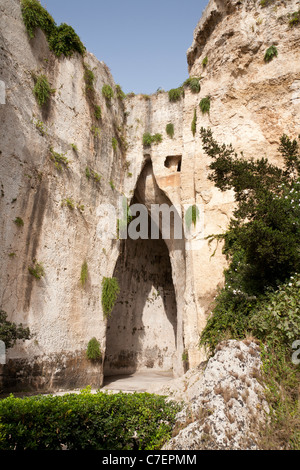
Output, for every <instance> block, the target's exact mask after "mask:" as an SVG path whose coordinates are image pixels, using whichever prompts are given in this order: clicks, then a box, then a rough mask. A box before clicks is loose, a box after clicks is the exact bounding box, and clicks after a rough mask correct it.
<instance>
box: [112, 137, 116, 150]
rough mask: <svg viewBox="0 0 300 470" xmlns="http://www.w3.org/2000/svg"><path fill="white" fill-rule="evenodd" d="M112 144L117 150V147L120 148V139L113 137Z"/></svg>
mask: <svg viewBox="0 0 300 470" xmlns="http://www.w3.org/2000/svg"><path fill="white" fill-rule="evenodd" d="M111 145H112V148H113V149H114V150H117V148H118V141H117V139H116V138H115V137H113V138H112V139H111Z"/></svg>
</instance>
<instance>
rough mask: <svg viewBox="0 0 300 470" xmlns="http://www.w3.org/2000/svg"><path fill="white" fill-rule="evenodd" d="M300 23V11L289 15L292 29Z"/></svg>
mask: <svg viewBox="0 0 300 470" xmlns="http://www.w3.org/2000/svg"><path fill="white" fill-rule="evenodd" d="M299 23H300V10H299V11H295V12H294V13H292V14H291V15H289V25H290V27H291V28H292V27H293V26H297V25H298V24H299Z"/></svg>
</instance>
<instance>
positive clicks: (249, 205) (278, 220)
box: [201, 128, 300, 347]
mask: <svg viewBox="0 0 300 470" xmlns="http://www.w3.org/2000/svg"><path fill="white" fill-rule="evenodd" d="M201 136H202V142H203V149H204V151H205V152H206V153H207V154H208V155H209V156H210V157H211V158H212V163H211V165H210V169H211V170H212V173H211V174H210V176H209V179H211V180H212V181H213V182H214V183H215V185H216V186H217V187H218V188H219V189H220V190H221V191H225V190H228V189H233V190H234V191H235V199H236V202H237V208H236V210H235V211H234V214H233V218H232V219H231V221H230V223H229V226H228V228H227V230H226V232H225V233H224V234H220V235H216V236H212V237H211V240H216V241H222V242H224V246H223V252H224V254H225V255H226V256H227V258H228V261H229V266H228V268H227V269H226V270H225V286H224V288H223V289H221V291H220V293H219V294H218V295H217V298H216V300H215V307H214V309H213V315H212V317H211V318H210V319H209V321H208V323H207V326H206V328H205V331H204V333H203V334H202V344H204V343H206V342H207V343H210V344H211V345H212V346H213V347H214V346H215V345H216V344H217V342H218V341H220V340H221V339H222V338H224V337H226V335H227V334H229V336H233V337H235V338H241V337H243V335H244V334H245V331H247V330H248V331H249V330H250V329H253V328H254V325H252V324H250V323H249V322H250V318H251V315H253V314H254V313H255V311H256V309H259V308H262V309H263V306H262V305H261V302H262V301H264V300H265V296H266V295H267V293H268V290H270V289H271V290H275V291H276V290H277V289H278V287H279V286H280V284H281V283H284V282H285V281H286V280H287V279H289V278H290V276H292V275H293V274H294V273H295V272H299V270H300V252H299V239H300V224H299V220H300V180H299V177H298V175H299V174H300V152H299V144H298V142H297V141H296V140H290V139H289V138H288V137H287V136H285V135H283V136H282V137H281V139H280V142H281V143H280V147H279V151H280V153H281V155H282V158H283V161H284V168H278V167H276V166H273V165H272V164H270V163H269V162H268V160H267V159H265V158H261V159H257V160H254V159H245V158H244V157H243V156H242V157H241V158H238V156H237V154H236V153H235V151H234V149H233V148H232V146H225V145H222V146H219V145H218V143H217V142H216V141H215V140H214V139H213V138H212V133H211V130H205V129H203V128H202V129H201ZM282 305H283V304H282ZM272 308H273V307H272ZM274 314H275V311H274ZM282 314H283V312H282ZM261 318H262V321H263V319H264V315H262V317H261ZM286 321H288V322H291V319H288V320H286ZM258 324H260V323H259V322H258ZM293 328H294V329H295V331H298V330H297V329H296V328H295V327H293Z"/></svg>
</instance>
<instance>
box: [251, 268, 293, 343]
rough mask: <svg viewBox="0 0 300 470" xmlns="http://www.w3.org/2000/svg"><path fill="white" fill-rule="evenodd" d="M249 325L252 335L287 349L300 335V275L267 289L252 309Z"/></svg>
mask: <svg viewBox="0 0 300 470" xmlns="http://www.w3.org/2000/svg"><path fill="white" fill-rule="evenodd" d="M249 328H250V329H251V331H252V332H253V334H254V335H255V337H256V338H258V339H261V340H262V341H263V340H265V339H266V338H268V341H271V342H272V345H273V346H274V345H275V344H280V345H284V346H286V347H288V348H290V346H291V344H292V343H293V342H294V341H296V340H298V339H299V338H300V275H299V274H295V275H294V276H291V278H290V279H289V280H288V281H287V282H285V283H284V284H282V285H281V286H279V288H278V289H277V290H276V291H271V292H270V293H268V294H267V295H266V297H265V298H264V299H263V301H261V302H260V303H259V304H258V306H257V307H256V308H255V310H254V312H253V313H252V315H251V319H250V321H249Z"/></svg>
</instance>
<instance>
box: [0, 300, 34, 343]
mask: <svg viewBox="0 0 300 470" xmlns="http://www.w3.org/2000/svg"><path fill="white" fill-rule="evenodd" d="M30 336H31V335H30V331H29V328H24V327H23V325H22V324H20V325H17V324H16V323H14V322H10V321H8V320H7V313H6V312H4V310H1V309H0V341H3V342H4V343H5V347H6V349H8V348H12V347H13V346H14V345H15V344H16V341H17V340H22V341H25V340H26V339H30Z"/></svg>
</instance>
